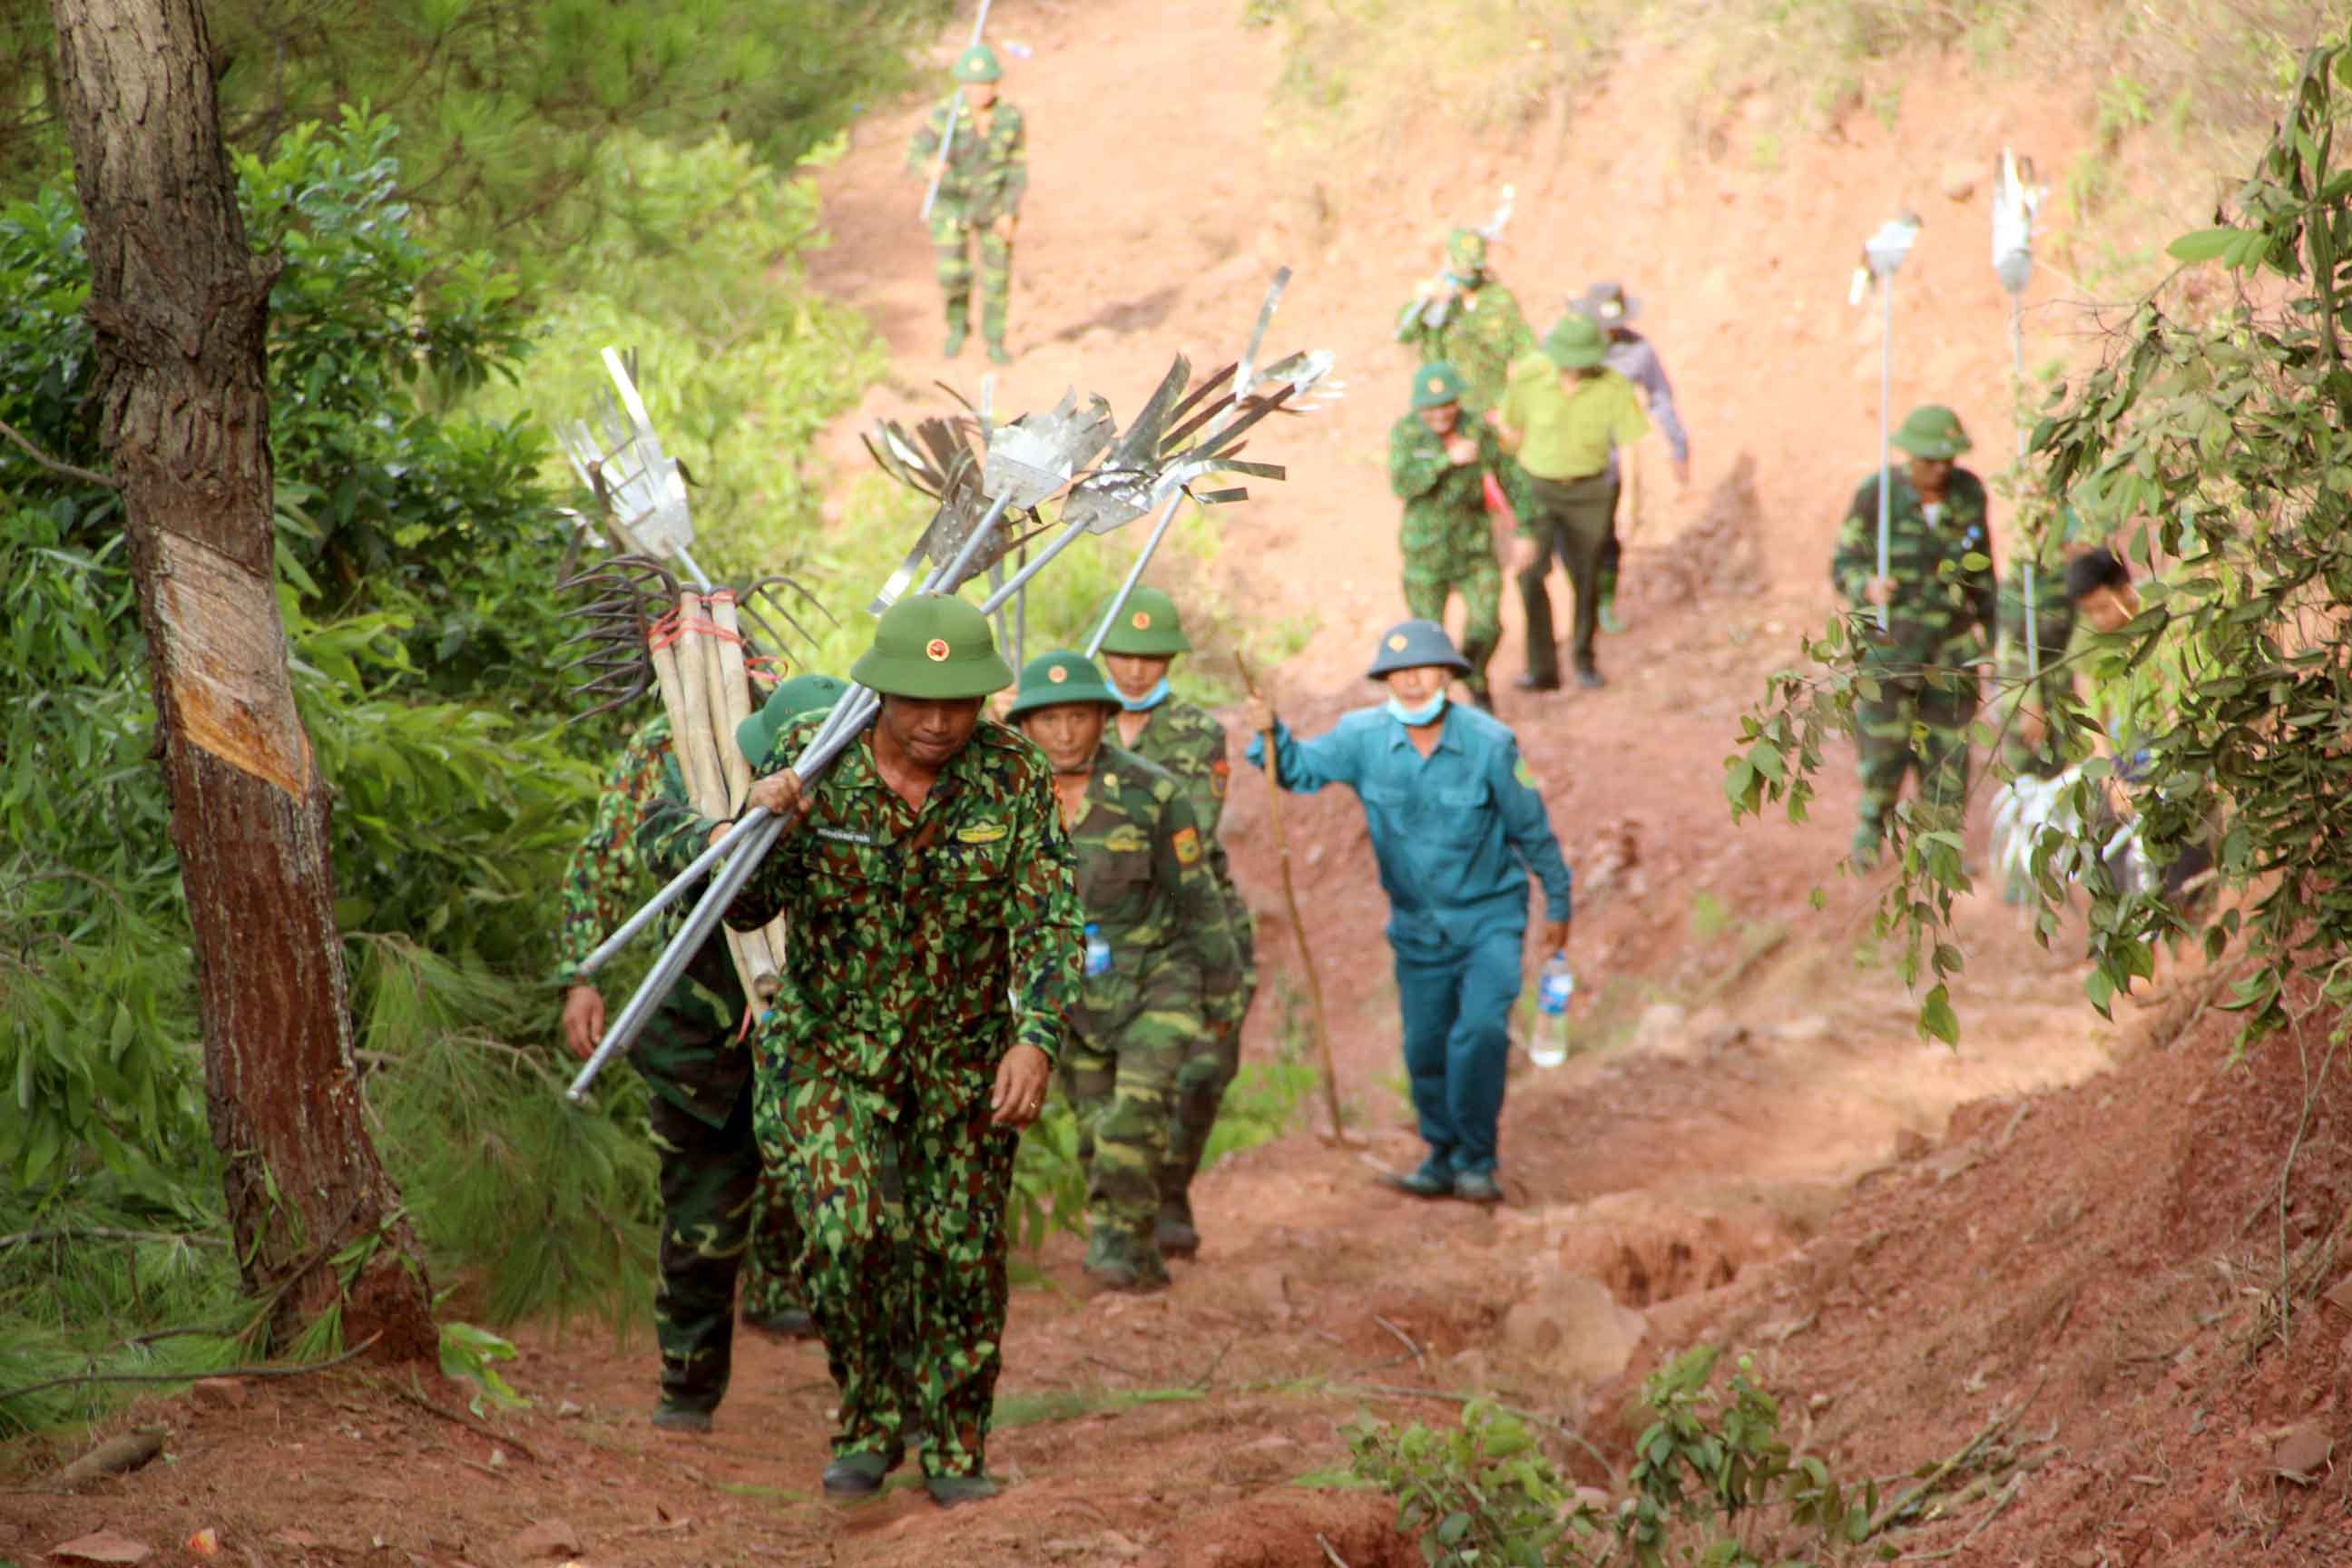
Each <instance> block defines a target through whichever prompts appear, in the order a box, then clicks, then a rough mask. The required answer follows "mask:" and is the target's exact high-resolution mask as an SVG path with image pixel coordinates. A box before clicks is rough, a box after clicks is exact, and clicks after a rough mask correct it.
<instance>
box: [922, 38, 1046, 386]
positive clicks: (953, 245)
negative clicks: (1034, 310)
mask: <svg viewBox="0 0 2352 1568" xmlns="http://www.w3.org/2000/svg"><path fill="white" fill-rule="evenodd" d="M954 75H955V79H956V81H957V83H958V84H959V90H958V92H957V94H956V96H955V97H953V98H951V99H950V100H948V101H947V102H946V103H943V104H941V105H940V106H939V107H938V108H936V109H934V110H931V113H930V118H929V120H927V121H925V122H924V124H923V128H922V129H921V130H920V131H918V132H915V140H914V144H913V145H912V146H911V147H909V148H908V153H907V167H908V169H910V170H913V171H914V172H916V173H917V174H921V173H924V172H925V171H926V170H928V169H929V167H930V165H931V163H932V161H933V160H934V159H937V158H939V157H940V148H941V143H942V142H944V143H945V144H946V158H945V162H944V163H943V165H942V167H941V169H940V175H939V187H938V191H937V194H936V195H935V196H934V198H933V200H932V203H931V207H930V211H929V216H928V219H927V221H928V222H929V224H930V227H931V244H932V247H934V248H935V249H936V250H937V251H938V253H939V267H940V293H942V294H943V295H945V296H946V298H947V310H948V342H947V347H946V349H945V350H944V351H943V352H944V353H946V355H947V357H948V358H950V359H953V358H955V357H956V355H958V354H960V353H963V344H964V338H965V335H966V334H967V333H968V332H969V331H970V330H971V279H972V254H971V253H972V247H973V243H974V241H975V240H976V241H977V242H978V245H979V249H980V331H981V336H982V339H983V340H985V341H986V342H987V344H988V357H989V358H990V360H992V361H993V362H994V363H997V364H1005V363H1010V362H1011V359H1012V355H1010V354H1009V353H1006V352H1005V349H1004V302H1005V295H1006V293H1007V291H1008V290H1009V289H1011V287H1012V282H1013V234H1014V232H1015V230H1016V229H1017V228H1018V226H1019V225H1020V221H1021V197H1022V195H1023V193H1024V192H1025V191H1027V190H1028V188H1029V165H1028V161H1027V153H1026V151H1025V147H1024V126H1023V123H1022V120H1021V111H1020V110H1017V109H1015V108H1013V106H1012V105H1011V104H1009V103H1005V102H1003V101H1001V100H999V99H998V97H997V85H996V84H997V83H998V82H999V81H1000V80H1001V79H1003V75H1004V68H1003V67H1002V66H1000V65H999V64H998V63H997V60H996V55H995V53H994V51H992V50H991V49H990V48H989V47H988V46H987V45H985V44H981V43H975V44H973V45H972V47H970V48H968V49H966V50H965V51H964V52H963V53H962V54H961V55H960V56H958V57H957V58H956V63H955V68H954Z"/></svg>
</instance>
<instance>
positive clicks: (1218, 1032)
mask: <svg viewBox="0 0 2352 1568" xmlns="http://www.w3.org/2000/svg"><path fill="white" fill-rule="evenodd" d="M1102 652H1103V664H1104V665H1105V667H1106V668H1108V670H1109V672H1110V683H1111V687H1112V689H1114V690H1115V691H1116V692H1117V693H1118V700H1119V709H1120V711H1119V714H1118V720H1117V723H1118V736H1117V739H1118V743H1119V744H1120V745H1122V746H1124V747H1126V748H1127V749H1128V750H1129V751H1130V752H1134V753H1135V754H1136V755H1137V756H1139V757H1141V758H1142V759H1143V760H1144V761H1145V762H1147V763H1152V764H1153V765H1155V766H1157V767H1161V768H1165V769H1166V770H1167V771H1168V772H1169V773H1172V774H1174V775H1175V778H1176V782H1177V783H1178V784H1181V785H1182V786H1183V787H1184V795H1185V798H1186V799H1187V800H1189V801H1191V802H1192V821H1193V824H1194V826H1198V827H1199V828H1200V830H1201V837H1202V841H1203V842H1204V843H1205V844H1206V845H1207V846H1208V851H1209V853H1208V857H1207V860H1206V864H1207V866H1208V868H1209V875H1210V877H1211V878H1212V879H1214V881H1215V882H1216V885H1217V891H1218V896H1219V897H1220V899H1221V900H1223V904H1224V910H1225V921H1226V923H1227V925H1228V926H1229V927H1230V928H1231V929H1232V931H1233V934H1234V950H1235V956H1236V959H1237V961H1238V973H1237V974H1235V975H1234V976H1233V977H1231V978H1230V980H1229V978H1228V977H1227V976H1226V975H1225V974H1223V973H1219V972H1218V971H1217V970H1215V969H1214V968H1212V969H1210V970H1209V971H1208V972H1207V973H1204V974H1203V975H1202V994H1203V996H1204V997H1205V996H1207V995H1222V994H1226V993H1229V992H1238V994H1239V1000H1238V1001H1237V1003H1236V1004H1235V1005H1234V1007H1233V1008H1232V1009H1231V1011H1232V1015H1233V1019H1232V1023H1231V1025H1230V1026H1226V1025H1221V1024H1213V1023H1211V1022H1210V1020H1209V1019H1208V1018H1207V1017H1206V1016H1202V1018H1201V1020H1200V1026H1199V1028H1198V1030H1197V1031H1196V1032H1195V1037H1196V1039H1197V1040H1198V1041H1199V1042H1200V1044H1199V1045H1198V1047H1196V1048H1195V1049H1194V1051H1193V1053H1192V1057H1191V1058H1190V1059H1189V1060H1187V1061H1186V1062H1185V1063H1184V1065H1183V1067H1182V1068H1181V1070H1180V1071H1179V1072H1178V1073H1177V1075H1176V1109H1175V1112H1174V1114H1173V1115H1172V1116H1171V1118H1170V1119H1169V1123H1168V1158H1167V1160H1166V1162H1165V1163H1163V1164H1162V1165H1161V1166H1160V1223H1159V1226H1158V1227H1157V1232H1158V1236H1159V1239H1160V1252H1161V1253H1162V1254H1164V1255H1166V1256H1167V1257H1170V1258H1190V1257H1192V1255H1193V1254H1194V1253H1196V1252H1198V1251H1199V1250H1200V1249H1201V1233H1200V1230H1199V1228H1198V1226H1195V1225H1194V1223H1193V1218H1192V1178H1193V1177H1194V1176H1195V1175H1197V1174H1199V1173H1200V1169H1201V1155H1202V1152H1203V1151H1204V1150H1206V1149H1207V1147H1208V1144H1209V1134H1210V1132H1211V1131H1213V1130H1214V1129H1215V1127H1216V1125H1217V1110H1218V1108H1219V1107H1220V1106H1222V1105H1223V1103H1224V1099H1225V1090H1226V1089H1230V1088H1231V1087H1232V1086H1233V1081H1234V1075H1235V1074H1236V1073H1237V1072H1239V1071H1240V1070H1241V1049H1242V1021H1243V1020H1244V1019H1245V1018H1247V1017H1248V1016H1249V1009H1250V1003H1251V1002H1252V1000H1254V999H1255V997H1256V995H1257V941H1256V935H1255V931H1254V930H1253V929H1252V926H1251V921H1250V910H1249V905H1248V904H1247V903H1245V902H1244V901H1243V899H1242V896H1241V890H1240V889H1238V888H1236V887H1235V886H1234V873H1233V867H1232V865H1231V863H1230V862H1228V861H1227V859H1226V858H1225V847H1224V844H1223V841H1222V840H1221V839H1220V838H1219V837H1218V836H1217V829H1218V827H1219V826H1220V824H1221V823H1222V821H1223V816H1224V811H1225V787H1226V785H1227V784H1228V783H1229V782H1230V781H1231V778H1232V775H1233V766H1232V764H1231V763H1229V762H1228V761H1227V760H1226V756H1225V729H1224V726H1223V725H1222V724H1220V723H1218V722H1217V721H1216V720H1215V718H1214V717H1213V716H1212V715H1211V714H1210V713H1209V712H1208V710H1205V709H1202V708H1199V707H1195V706H1194V705H1193V704H1192V703H1190V702H1186V701H1184V700H1181V698H1178V697H1176V696H1175V695H1174V694H1173V693H1172V692H1171V689H1170V688H1169V685H1168V670H1169V667H1170V666H1171V665H1172V664H1173V663H1174V662H1175V661H1176V658H1177V657H1178V656H1179V655H1181V654H1187V653H1190V652H1192V639H1191V638H1189V637H1186V636H1185V635H1184V626H1183V623H1182V622H1181V620H1180V619H1179V618H1178V616H1177V614H1176V601H1175V600H1173V599H1171V598H1170V597H1169V596H1168V595H1166V594H1163V593H1161V592H1160V590H1159V589H1157V588H1149V587H1139V588H1138V589H1136V590H1135V592H1134V593H1133V594H1131V595H1129V596H1128V601H1127V604H1126V605H1124V606H1123V607H1122V608H1121V610H1120V613H1119V617H1118V622H1117V623H1116V624H1115V625H1113V626H1112V627H1111V628H1110V631H1109V633H1108V635H1107V636H1106V637H1104V638H1103V644H1102Z"/></svg>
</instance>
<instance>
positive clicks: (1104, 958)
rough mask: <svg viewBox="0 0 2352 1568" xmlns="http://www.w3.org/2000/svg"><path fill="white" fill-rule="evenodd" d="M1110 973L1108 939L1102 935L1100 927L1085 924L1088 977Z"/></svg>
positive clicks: (1089, 922)
mask: <svg viewBox="0 0 2352 1568" xmlns="http://www.w3.org/2000/svg"><path fill="white" fill-rule="evenodd" d="M1108 973H1110V938H1108V937H1107V936H1105V935H1103V933H1102V927H1101V926H1099V925H1097V924H1096V923H1095V922H1094V921H1087V975H1088V976H1089V977H1091V976H1094V975H1097V974H1108Z"/></svg>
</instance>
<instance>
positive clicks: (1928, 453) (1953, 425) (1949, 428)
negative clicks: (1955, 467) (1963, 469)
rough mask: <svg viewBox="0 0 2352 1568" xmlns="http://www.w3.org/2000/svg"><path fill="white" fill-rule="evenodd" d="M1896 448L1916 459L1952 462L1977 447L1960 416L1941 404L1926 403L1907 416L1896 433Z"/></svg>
mask: <svg viewBox="0 0 2352 1568" xmlns="http://www.w3.org/2000/svg"><path fill="white" fill-rule="evenodd" d="M1893 440H1894V443H1895V450H1896V451H1898V452H1908V453H1910V454H1911V455H1912V456H1913V457H1915V458H1941V459H1942V460H1944V461H1945V462H1949V461H1951V459H1953V458H1957V457H1958V456H1959V455H1960V454H1961V453H1963V452H1965V451H1967V450H1968V449H1969V447H1973V446H1975V445H1976V443H1975V442H1973V441H1971V440H1969V433H1968V432H1967V431H1966V430H1963V429H1961V428H1960V416H1958V415H1957V414H1955V413H1953V412H1952V411H1951V410H1950V409H1948V408H1947V407H1945V406H1944V405H1942V404H1940V403H1923V404H1921V405H1919V406H1918V407H1916V408H1914V409H1913V410H1912V411H1911V412H1910V413H1908V414H1906V415H1905V416H1903V423H1902V425H1901V426H1899V427H1898V428H1897V429H1896V430H1895V435H1894V437H1893Z"/></svg>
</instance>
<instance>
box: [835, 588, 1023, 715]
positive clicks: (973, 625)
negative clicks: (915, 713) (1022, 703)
mask: <svg viewBox="0 0 2352 1568" xmlns="http://www.w3.org/2000/svg"><path fill="white" fill-rule="evenodd" d="M849 679H852V680H855V681H856V682H857V683H858V684H859V685H861V686H865V687H867V688H870V689H873V690H874V691H877V692H878V693H880V694H881V695H882V696H885V697H917V698H923V699H926V700H933V701H952V700H957V699H960V698H967V697H986V696H988V695H989V694H990V693H992V692H997V691H1002V690H1003V689H1005V688H1006V687H1008V686H1010V685H1012V684H1013V668H1012V667H1011V666H1010V665H1008V664H1006V663H1005V662H1004V660H1003V658H1001V657H999V655H998V654H997V651H996V638H995V637H994V636H993V635H992V633H991V632H990V631H989V629H988V617H987V616H983V615H982V614H981V613H980V611H979V609H978V608H977V607H975V606H973V605H968V604H966V603H964V602H963V601H962V600H961V599H958V598H952V597H950V595H945V594H917V595H912V596H911V597H908V598H905V599H901V600H899V601H898V603H897V604H895V605H891V606H890V607H889V608H888V609H887V610H885V611H883V612H882V618H881V620H880V621H879V622H877V624H876V626H875V627H874V646H873V647H869V648H867V649H866V652H865V653H864V654H863V655H862V656H861V657H860V658H858V660H857V662H856V664H854V665H852V666H850V669H849Z"/></svg>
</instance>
